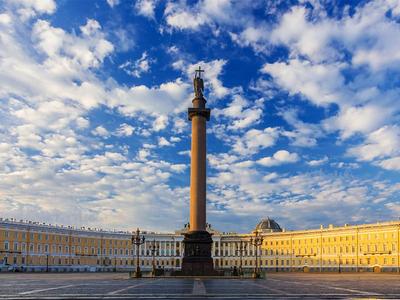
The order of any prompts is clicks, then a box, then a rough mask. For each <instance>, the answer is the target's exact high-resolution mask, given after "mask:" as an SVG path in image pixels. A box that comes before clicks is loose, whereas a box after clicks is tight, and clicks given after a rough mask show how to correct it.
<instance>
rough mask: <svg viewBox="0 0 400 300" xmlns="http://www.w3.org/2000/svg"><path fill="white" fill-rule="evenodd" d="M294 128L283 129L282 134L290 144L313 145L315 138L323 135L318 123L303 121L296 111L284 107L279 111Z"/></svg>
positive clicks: (315, 143)
mask: <svg viewBox="0 0 400 300" xmlns="http://www.w3.org/2000/svg"><path fill="white" fill-rule="evenodd" d="M279 114H280V115H281V116H282V117H283V119H284V120H285V121H286V122H287V123H288V124H289V125H291V126H292V127H293V128H294V129H293V130H291V131H289V130H287V131H283V132H282V135H283V136H286V137H288V138H289V139H290V140H291V144H292V145H294V146H299V147H313V146H315V145H317V139H318V138H320V137H322V136H323V135H324V133H323V131H322V130H321V126H320V125H319V124H312V123H305V122H303V121H302V120H300V119H299V117H298V111H297V110H294V109H285V110H284V111H282V112H280V113H279Z"/></svg>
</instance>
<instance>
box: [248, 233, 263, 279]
mask: <svg viewBox="0 0 400 300" xmlns="http://www.w3.org/2000/svg"><path fill="white" fill-rule="evenodd" d="M263 241H264V238H263V237H262V236H260V235H258V231H256V232H255V234H254V238H250V244H252V245H254V246H256V268H255V270H254V273H253V277H254V278H260V273H259V271H258V247H259V246H261V245H262V243H263Z"/></svg>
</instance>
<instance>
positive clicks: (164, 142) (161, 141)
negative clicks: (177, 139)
mask: <svg viewBox="0 0 400 300" xmlns="http://www.w3.org/2000/svg"><path fill="white" fill-rule="evenodd" d="M171 145H172V144H171V143H170V142H168V140H167V139H166V138H165V137H163V136H162V137H159V138H158V146H160V147H166V146H171Z"/></svg>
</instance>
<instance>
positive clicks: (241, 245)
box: [236, 241, 247, 275]
mask: <svg viewBox="0 0 400 300" xmlns="http://www.w3.org/2000/svg"><path fill="white" fill-rule="evenodd" d="M237 246H238V248H239V249H236V255H237V254H239V258H240V260H239V275H243V252H245V251H246V249H247V244H244V243H243V241H240V242H239V243H238V244H237Z"/></svg>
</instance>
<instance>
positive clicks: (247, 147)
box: [232, 127, 279, 155]
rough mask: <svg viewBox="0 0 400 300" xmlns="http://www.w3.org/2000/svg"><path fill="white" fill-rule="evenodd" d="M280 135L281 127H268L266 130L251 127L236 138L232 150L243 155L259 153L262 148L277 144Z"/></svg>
mask: <svg viewBox="0 0 400 300" xmlns="http://www.w3.org/2000/svg"><path fill="white" fill-rule="evenodd" d="M278 137H279V128H277V127H267V128H265V129H264V130H259V129H250V130H249V131H247V132H246V133H245V134H244V135H243V136H242V137H238V138H237V139H236V142H235V144H234V145H233V147H232V150H233V151H234V152H236V153H239V154H241V155H248V154H254V153H257V152H258V151H259V150H260V149H264V148H267V147H271V146H273V145H275V143H276V141H277V139H278Z"/></svg>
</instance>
